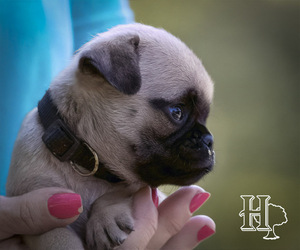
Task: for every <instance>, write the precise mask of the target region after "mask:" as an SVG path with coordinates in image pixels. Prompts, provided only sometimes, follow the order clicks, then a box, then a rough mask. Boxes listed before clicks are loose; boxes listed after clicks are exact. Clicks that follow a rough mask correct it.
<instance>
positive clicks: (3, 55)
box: [0, 0, 134, 194]
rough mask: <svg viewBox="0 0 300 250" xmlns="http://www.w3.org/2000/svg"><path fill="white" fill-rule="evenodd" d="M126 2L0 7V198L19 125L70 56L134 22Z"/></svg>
mask: <svg viewBox="0 0 300 250" xmlns="http://www.w3.org/2000/svg"><path fill="white" fill-rule="evenodd" d="M133 20H134V18H133V13H132V11H131V9H130V7H129V4H128V2H127V0H35V1H24V0H13V1H11V0H6V1H0V194H4V193H5V182H6V177H7V173H8V168H9V163H10V158H11V153H12V149H13V144H14V141H15V139H16V136H17V133H18V130H19V128H20V125H21V122H22V120H23V118H24V117H25V115H26V113H28V112H29V111H30V110H31V109H32V108H33V107H35V106H36V105H37V102H38V100H40V99H41V97H42V96H43V94H44V93H45V91H46V89H47V88H48V87H49V84H50V82H51V80H52V79H53V77H54V76H55V75H57V73H58V72H59V71H61V70H62V69H63V68H64V67H65V66H66V64H67V63H68V61H69V60H70V58H71V56H72V54H73V53H74V51H76V50H77V49H78V48H79V47H80V46H81V45H82V44H84V43H85V42H87V41H88V40H90V39H91V37H92V36H94V35H95V34H97V33H100V32H103V31H106V30H107V29H109V28H111V27H113V26H115V25H117V24H121V23H130V22H133Z"/></svg>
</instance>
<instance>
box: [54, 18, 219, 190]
mask: <svg viewBox="0 0 300 250" xmlns="http://www.w3.org/2000/svg"><path fill="white" fill-rule="evenodd" d="M74 65H75V66H74ZM74 68H76V70H75V71H74V72H75V73H74V72H73V73H74V77H73V80H72V81H73V82H74V84H72V86H71V88H69V89H68V91H69V92H70V93H72V94H70V93H69V94H67V95H66V96H68V98H67V99H66V101H65V106H68V105H71V106H72V108H66V107H63V108H61V109H62V113H65V115H66V116H70V115H68V113H72V114H73V115H74V114H77V120H76V122H75V120H74V119H73V121H74V122H73V123H74V124H73V126H74V128H75V130H76V132H77V134H78V135H79V136H81V137H82V139H84V140H85V141H87V142H88V143H89V144H90V145H91V146H92V147H93V148H94V149H95V150H96V151H97V152H98V154H99V156H100V159H101V160H102V162H103V163H104V164H105V165H106V166H107V167H108V168H109V169H110V170H111V171H112V172H114V173H115V174H117V175H118V176H119V177H121V178H122V179H125V180H128V181H130V182H134V181H142V182H144V183H147V184H149V185H151V186H158V185H161V184H177V185H188V184H191V183H194V182H196V181H197V180H199V179H200V178H201V177H202V176H203V175H205V174H206V173H207V172H209V171H210V170H211V169H212V167H213V164H214V153H213V149H212V146H213V138H212V135H211V134H210V132H209V131H208V129H207V128H206V127H205V124H206V120H207V117H208V114H209V107H210V104H211V101H212V96H213V83H212V81H211V79H210V77H209V76H208V74H207V72H206V71H205V69H204V67H203V65H202V63H201V61H200V60H199V59H198V58H197V57H196V56H195V55H194V54H193V52H192V51H191V50H190V49H188V47H187V46H186V45H185V44H184V43H182V42H181V41H180V40H179V39H177V38H175V37H174V36H172V35H171V34H169V33H167V32H166V31H164V30H162V29H156V28H153V27H150V26H146V25H141V24H132V25H122V26H117V27H116V28H114V29H112V30H110V31H108V32H106V33H102V34H100V35H99V36H97V37H96V38H94V39H93V40H92V41H91V42H89V43H87V44H86V45H85V46H83V48H82V49H81V50H80V51H79V52H78V53H77V55H76V56H75V60H74V63H73V66H72V69H73V70H74ZM66 78H68V77H66V76H65V77H64V81H66ZM59 82H63V80H62V79H60V81H59ZM52 88H53V89H54V90H55V88H56V87H55V84H54V86H53V87H52ZM60 92H62V91H60ZM64 92H66V91H64ZM56 98H59V94H58V95H57V97H56ZM62 99H64V98H62ZM57 102H62V101H59V100H57ZM70 103H71V104H70ZM70 110H73V112H71V111H70ZM67 119H68V118H67ZM70 119H72V118H71V117H70Z"/></svg>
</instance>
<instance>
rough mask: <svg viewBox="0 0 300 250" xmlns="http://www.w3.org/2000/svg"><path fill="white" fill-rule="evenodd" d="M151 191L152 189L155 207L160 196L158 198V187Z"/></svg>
mask: <svg viewBox="0 0 300 250" xmlns="http://www.w3.org/2000/svg"><path fill="white" fill-rule="evenodd" d="M151 191H152V200H153V203H154V205H155V207H158V203H159V198H158V195H157V188H151Z"/></svg>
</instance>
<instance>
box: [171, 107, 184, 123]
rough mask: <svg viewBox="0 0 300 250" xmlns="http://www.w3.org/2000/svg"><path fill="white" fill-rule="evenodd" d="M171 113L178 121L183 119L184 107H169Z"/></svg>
mask: <svg viewBox="0 0 300 250" xmlns="http://www.w3.org/2000/svg"><path fill="white" fill-rule="evenodd" d="M169 111H170V114H171V116H172V118H173V119H174V120H176V121H181V120H182V118H183V109H182V107H181V106H179V105H176V106H173V107H169Z"/></svg>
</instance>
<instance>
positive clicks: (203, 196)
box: [190, 193, 210, 213]
mask: <svg viewBox="0 0 300 250" xmlns="http://www.w3.org/2000/svg"><path fill="white" fill-rule="evenodd" d="M209 196H210V193H198V194H196V195H195V196H194V197H193V199H192V201H191V203H190V212H191V213H194V212H195V211H196V210H197V209H198V208H199V207H200V206H201V205H202V204H203V203H204V202H205V201H206V200H207V199H208V198H209Z"/></svg>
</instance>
